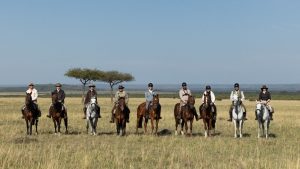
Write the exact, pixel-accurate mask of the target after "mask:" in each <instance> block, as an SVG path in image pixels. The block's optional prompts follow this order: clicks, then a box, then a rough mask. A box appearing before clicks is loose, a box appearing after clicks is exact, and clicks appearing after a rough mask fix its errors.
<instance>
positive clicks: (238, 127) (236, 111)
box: [231, 96, 244, 138]
mask: <svg viewBox="0 0 300 169" xmlns="http://www.w3.org/2000/svg"><path fill="white" fill-rule="evenodd" d="M233 106H234V107H233V110H232V112H231V113H232V122H233V124H234V138H237V136H238V132H239V136H240V138H242V137H243V132H242V131H243V124H244V117H243V109H242V106H241V100H240V99H239V98H238V96H234V98H233Z"/></svg>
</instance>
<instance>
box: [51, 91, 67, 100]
mask: <svg viewBox="0 0 300 169" xmlns="http://www.w3.org/2000/svg"><path fill="white" fill-rule="evenodd" d="M53 94H57V97H58V100H59V101H61V102H62V103H65V97H66V95H65V91H63V90H59V92H58V91H57V90H54V91H53V92H52V95H53Z"/></svg>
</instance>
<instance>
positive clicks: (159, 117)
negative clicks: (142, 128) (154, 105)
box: [157, 111, 161, 119]
mask: <svg viewBox="0 0 300 169" xmlns="http://www.w3.org/2000/svg"><path fill="white" fill-rule="evenodd" d="M157 115H158V119H161V116H160V111H158V113H157Z"/></svg>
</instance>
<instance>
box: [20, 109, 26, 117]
mask: <svg viewBox="0 0 300 169" xmlns="http://www.w3.org/2000/svg"><path fill="white" fill-rule="evenodd" d="M24 109H25V107H23V108H22V109H21V112H22V119H24V118H25V116H24Z"/></svg>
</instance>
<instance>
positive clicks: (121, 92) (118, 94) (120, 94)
mask: <svg viewBox="0 0 300 169" xmlns="http://www.w3.org/2000/svg"><path fill="white" fill-rule="evenodd" d="M118 89H119V90H118V91H117V92H116V94H115V98H114V102H115V106H114V108H113V111H112V114H111V120H110V123H114V120H115V113H116V107H117V106H118V104H119V99H120V98H125V107H124V110H125V119H126V122H127V123H129V114H130V110H129V108H128V106H127V105H128V100H129V98H128V94H127V92H126V91H125V90H124V86H122V85H119V87H118Z"/></svg>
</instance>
